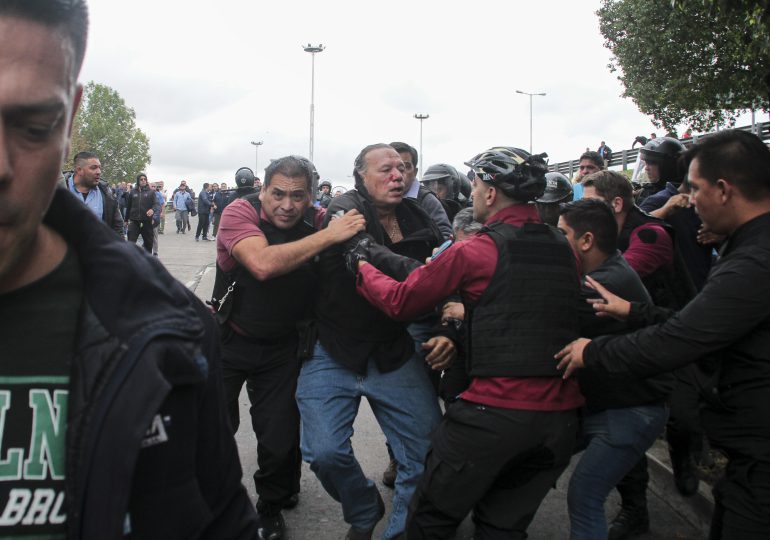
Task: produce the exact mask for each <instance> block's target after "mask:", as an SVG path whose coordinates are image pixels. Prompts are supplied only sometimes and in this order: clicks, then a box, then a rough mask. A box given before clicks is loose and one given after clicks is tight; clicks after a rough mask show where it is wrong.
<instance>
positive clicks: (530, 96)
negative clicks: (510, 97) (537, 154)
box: [516, 90, 545, 154]
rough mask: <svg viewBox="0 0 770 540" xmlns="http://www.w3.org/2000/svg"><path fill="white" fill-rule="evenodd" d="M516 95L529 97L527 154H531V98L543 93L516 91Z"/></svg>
mask: <svg viewBox="0 0 770 540" xmlns="http://www.w3.org/2000/svg"><path fill="white" fill-rule="evenodd" d="M516 93H517V94H524V95H525V96H529V153H530V154H531V153H532V96H544V95H545V92H539V93H538V92H535V93H530V92H522V91H521V90H516Z"/></svg>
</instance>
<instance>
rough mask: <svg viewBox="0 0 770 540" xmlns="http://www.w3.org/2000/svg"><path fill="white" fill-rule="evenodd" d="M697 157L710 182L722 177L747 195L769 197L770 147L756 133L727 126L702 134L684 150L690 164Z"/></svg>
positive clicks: (687, 163) (713, 182)
mask: <svg viewBox="0 0 770 540" xmlns="http://www.w3.org/2000/svg"><path fill="white" fill-rule="evenodd" d="M694 159H697V160H698V172H699V173H700V175H701V176H702V177H703V178H705V179H706V180H707V181H708V182H709V183H710V184H716V183H717V180H719V179H720V178H723V179H725V180H728V181H729V182H730V183H731V184H734V185H735V187H736V188H738V191H740V192H741V193H742V194H743V196H744V197H747V198H750V199H767V198H768V197H770V149H768V147H767V146H765V143H763V142H762V140H761V139H760V138H759V137H757V136H756V135H754V134H752V133H749V132H748V131H742V130H739V129H728V130H725V131H720V132H718V133H714V134H712V135H706V136H703V137H701V138H700V139H698V142H697V143H695V144H693V145H692V146H691V147H690V148H689V149H688V150H686V151H685V152H684V154H682V160H683V161H684V162H685V164H686V165H687V166H688V167H689V166H690V163H692V161H693V160H694Z"/></svg>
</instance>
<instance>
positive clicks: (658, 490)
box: [159, 215, 708, 540]
mask: <svg viewBox="0 0 770 540" xmlns="http://www.w3.org/2000/svg"><path fill="white" fill-rule="evenodd" d="M169 218H170V219H168V220H167V222H166V227H165V234H163V235H160V236H159V258H160V260H161V261H162V262H163V264H164V265H165V267H166V268H167V269H168V271H169V272H170V273H171V274H172V275H173V276H174V277H176V278H177V279H178V280H179V281H181V282H182V283H184V284H185V285H186V286H187V287H188V288H189V289H191V290H192V291H193V292H195V293H196V295H197V296H198V297H199V298H200V299H201V300H207V299H209V298H210V297H211V291H212V288H213V285H214V260H215V257H216V242H215V241H209V242H205V241H199V242H196V241H195V234H194V233H195V228H196V226H197V218H191V219H190V224H191V226H192V230H191V231H188V232H187V233H186V234H176V233H175V231H176V227H175V225H174V221H173V215H169ZM240 407H241V425H240V428H239V430H238V433H236V435H235V438H236V442H237V444H238V452H239V455H240V459H241V466H242V468H243V484H244V486H246V489H247V491H248V493H249V496H250V497H251V499H252V500H253V501H254V502H255V503H256V494H255V491H254V482H253V480H252V474H253V473H254V471H255V470H256V466H257V455H256V439H255V436H254V433H253V432H252V431H251V421H250V418H249V403H248V398H247V396H246V393H245V391H244V392H242V393H241V397H240ZM353 448H354V451H355V454H356V457H357V458H358V460H359V462H360V463H361V467H362V468H363V470H364V472H365V473H366V474H367V476H369V477H370V478H372V479H373V480H374V481H375V482H376V483H377V486H378V488H379V489H380V493H381V494H382V496H383V499H384V500H385V501H386V505H387V507H388V511H389V509H390V499H391V495H392V494H391V491H390V490H389V489H388V488H386V487H385V486H383V485H382V482H381V477H382V472H383V470H384V469H385V467H386V465H387V463H388V458H387V452H386V450H385V437H384V435H383V434H382V431H381V430H380V428H379V426H378V424H377V421H376V420H375V418H374V415H373V414H372V412H371V409H370V408H369V406H368V404H367V403H366V401H365V400H362V402H361V407H360V410H359V414H358V418H357V419H356V422H355V425H354V436H353ZM577 459H579V455H576V456H575V457H574V458H573V460H572V465H571V466H570V468H569V469H568V470H567V471H566V472H565V473H564V474H563V475H562V477H561V478H560V479H559V481H558V483H557V485H556V486H555V488H554V489H553V490H551V492H550V493H549V495H548V496H547V497H546V498H545V500H544V501H543V503H542V505H541V506H540V509H539V510H538V512H537V515H536V516H535V519H534V521H533V522H532V524H531V526H530V528H529V537H530V538H531V539H561V538H568V537H569V519H568V515H567V485H568V482H569V476H570V473H571V470H572V466H573V465H574V463H576V461H577ZM661 461H665V460H664V459H661ZM660 467H662V469H660V470H662V471H663V472H662V473H661V472H660V471H659V469H658V467H657V465H653V467H651V470H652V472H651V474H652V476H653V482H651V489H650V491H648V505H649V512H650V532H649V533H647V534H644V535H640V536H637V537H635V538H638V539H639V540H664V539H666V540H668V539H677V540H696V539H703V538H707V534H706V532H705V530H704V527H705V524H704V519H703V512H704V511H703V508H706V509H707V508H708V494H707V493H706V492H705V490H702V491H703V492H702V493H701V494H700V495H699V497H700V498H701V499H704V500H700V499H698V500H695V501H693V500H685V499H683V498H682V497H680V496H679V495H678V494H677V493H676V491H675V490H674V489H671V484H672V482H671V481H670V477H667V476H666V474H665V464H663V465H660ZM656 471H658V472H656ZM704 501H705V502H704ZM693 504H695V506H696V511H694V513H693V511H692V510H691V507H692V506H693ZM698 505H701V507H700V510H701V511H700V513H698V511H697V510H698V508H699V507H698ZM704 505H705V506H704ZM618 507H619V499H618V496H617V493H613V494H612V495H611V497H610V498H609V500H608V501H607V504H606V507H605V508H606V513H607V516H608V518H611V517H612V516H614V514H615V513H616V512H617V509H618ZM688 512H690V513H688ZM284 517H285V519H286V526H287V539H288V540H332V539H337V540H341V539H342V538H344V535H345V533H346V531H347V529H348V525H347V524H346V523H345V522H344V521H343V519H342V511H341V509H340V505H339V504H338V503H337V502H336V501H334V500H333V499H332V498H331V497H330V496H329V495H328V494H327V493H326V492H325V491H324V489H323V487H321V485H320V483H319V482H318V480H317V479H316V477H315V475H314V474H313V472H312V471H310V468H309V467H308V466H307V464H303V469H302V481H301V493H300V502H299V505H298V506H297V507H296V508H295V509H293V510H288V511H285V512H284ZM384 523H385V520H383V521H381V522H380V524H379V525H378V527H377V529H376V530H375V537H378V536H379V534H380V533H381V532H382V528H383V526H384ZM472 537H473V526H472V524H471V522H470V520H469V519H468V520H466V521H465V522H464V523H463V525H462V526H461V527H460V529H459V530H458V533H457V535H456V537H455V538H456V539H457V540H466V539H470V538H472Z"/></svg>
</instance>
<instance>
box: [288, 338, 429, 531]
mask: <svg viewBox="0 0 770 540" xmlns="http://www.w3.org/2000/svg"><path fill="white" fill-rule="evenodd" d="M422 364H423V362H422V360H420V359H418V358H417V356H416V355H415V356H413V357H412V358H411V359H410V360H409V361H408V362H407V363H406V364H404V365H403V366H401V367H400V368H398V369H396V370H395V371H391V372H388V373H380V372H379V371H378V370H377V366H376V364H375V362H374V361H373V360H369V364H368V368H367V373H366V375H365V376H362V375H358V374H357V373H354V372H352V371H350V370H348V369H346V368H344V367H342V365H340V364H339V363H337V362H336V361H335V360H334V359H333V358H332V357H331V356H330V355H329V353H328V352H327V351H326V349H324V348H323V347H322V346H321V345H320V344H318V343H317V344H316V346H315V350H314V352H313V357H312V358H311V359H310V360H307V361H306V362H305V363H304V364H303V365H302V370H301V371H300V375H299V380H298V382H297V404H298V405H299V412H300V418H301V437H300V439H301V443H300V448H301V449H302V457H303V458H304V460H305V461H307V462H308V463H309V464H310V468H311V469H312V470H313V472H314V473H315V474H316V476H317V477H318V479H319V480H320V481H321V484H322V485H323V487H324V489H325V490H326V491H327V493H329V495H331V496H332V497H333V498H334V500H336V501H339V502H340V503H342V514H343V517H344V519H345V521H346V522H347V523H350V524H351V525H352V526H353V527H355V528H356V529H361V530H365V529H370V528H372V527H374V525H375V524H376V523H377V521H379V519H380V518H381V517H382V515H381V513H380V507H379V504H378V496H377V487H376V486H375V485H374V482H372V481H371V480H370V479H368V478H367V477H366V476H365V475H364V472H363V470H362V469H361V466H360V465H359V463H358V460H356V457H355V456H354V455H353V447H352V445H351V443H350V438H351V437H352V436H353V421H354V420H355V418H356V415H357V414H358V406H359V403H360V402H361V398H362V397H366V398H367V399H368V401H369V404H370V406H371V408H372V412H374V416H375V417H376V418H377V422H378V423H379V424H380V427H381V428H382V431H383V432H384V433H385V437H386V438H387V440H388V444H390V447H391V449H392V450H393V454H394V456H395V458H396V461H397V462H398V469H397V476H396V487H395V491H394V494H393V512H392V514H391V516H390V520H389V522H388V524H387V526H386V527H385V530H384V532H383V534H382V538H383V540H390V539H392V538H396V537H397V536H398V535H400V534H401V533H402V532H403V531H404V525H405V522H406V513H407V506H408V504H409V500H410V499H411V498H412V494H413V493H414V490H415V488H416V487H417V481H418V480H419V479H420V476H421V475H422V473H423V468H424V462H425V455H426V453H427V452H428V446H429V444H430V441H429V435H430V432H431V431H432V430H433V428H434V427H435V426H436V425H437V424H438V423H439V421H440V419H441V413H440V410H439V406H438V399H437V398H436V394H435V392H434V391H433V389H432V388H431V386H430V383H429V382H428V377H427V374H426V373H425V368H424V367H423V365H422Z"/></svg>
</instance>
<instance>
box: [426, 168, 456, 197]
mask: <svg viewBox="0 0 770 540" xmlns="http://www.w3.org/2000/svg"><path fill="white" fill-rule="evenodd" d="M433 182H438V183H439V184H443V185H445V186H446V187H447V191H448V196H447V198H448V199H451V200H453V201H456V200H457V196H458V195H459V193H460V182H461V178H460V173H459V172H457V169H455V168H454V167H452V166H451V165H447V164H446V163H438V164H436V165H431V166H430V167H428V170H427V171H425V173H424V174H423V175H422V179H421V180H420V183H421V184H422V185H423V186H425V187H427V188H429V189H431V188H430V186H429V185H428V184H432V183H433ZM433 191H435V190H433Z"/></svg>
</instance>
